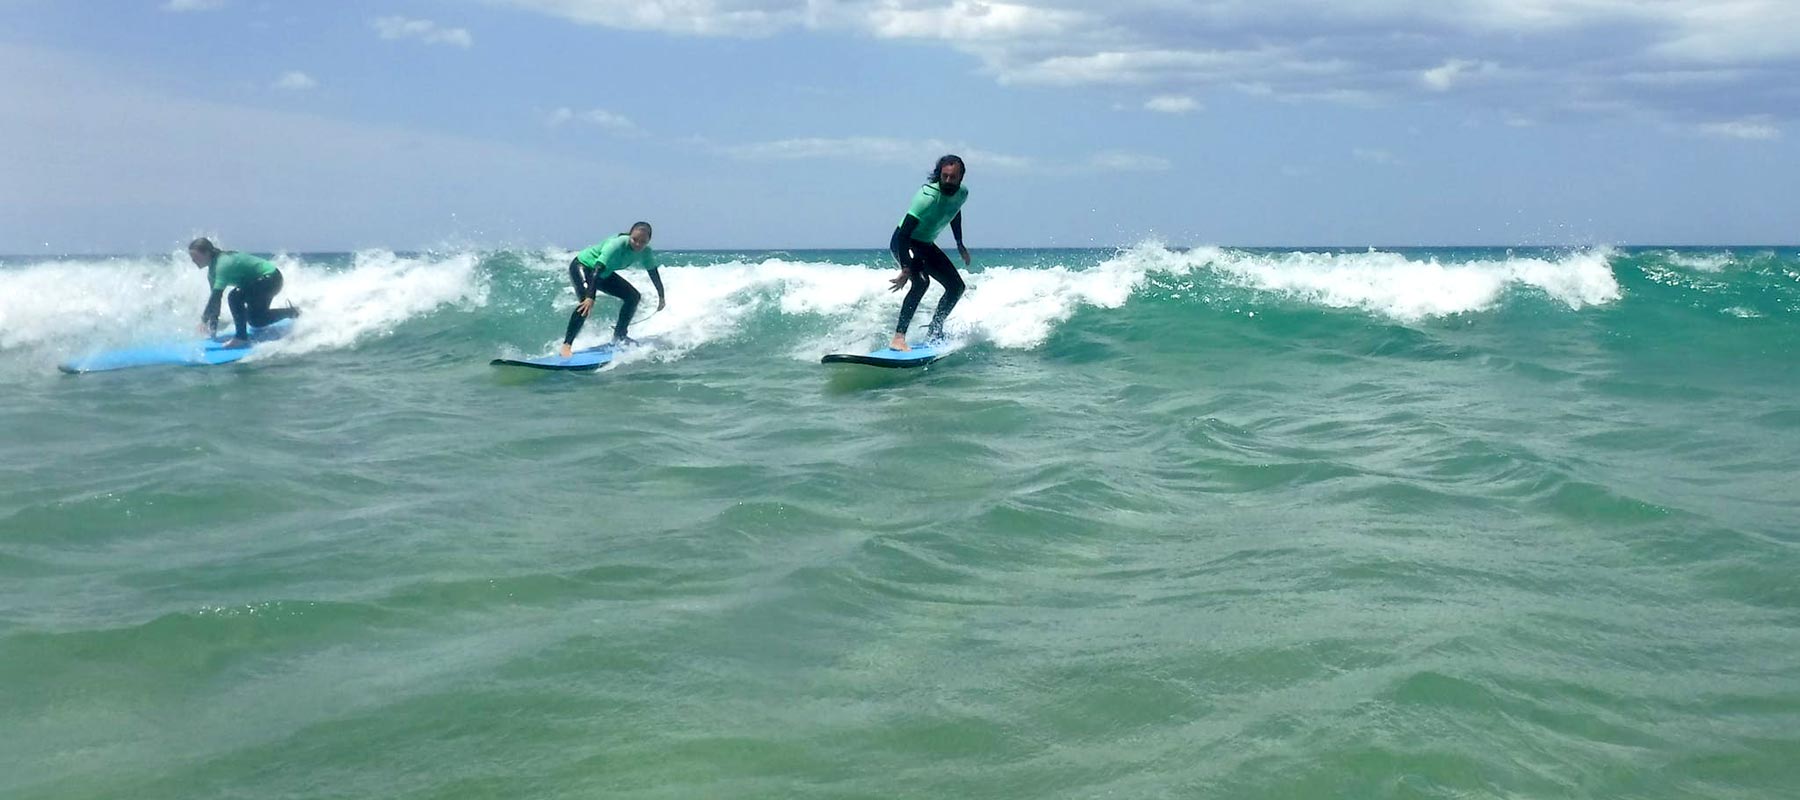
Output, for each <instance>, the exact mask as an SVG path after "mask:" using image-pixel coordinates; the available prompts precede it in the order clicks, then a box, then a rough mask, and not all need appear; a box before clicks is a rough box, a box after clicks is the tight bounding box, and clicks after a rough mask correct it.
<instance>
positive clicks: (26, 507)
mask: <svg viewBox="0 0 1800 800" xmlns="http://www.w3.org/2000/svg"><path fill="white" fill-rule="evenodd" d="M569 256H570V253H569V252H566V251H541V252H540V251H521V250H501V251H475V250H468V251H453V252H426V253H396V252H389V251H365V252H359V253H349V254H286V253H283V254H276V256H275V258H276V261H277V263H278V265H279V266H280V267H281V268H282V270H283V272H284V273H285V275H286V284H287V291H286V292H285V293H284V294H283V298H284V299H292V300H293V301H294V302H295V303H296V304H298V305H299V306H300V307H302V308H303V310H304V312H305V315H304V316H303V317H302V318H301V319H300V321H299V323H298V325H297V326H296V333H295V335H294V336H292V337H290V338H288V339H285V340H282V341H280V342H276V343H272V344H270V345H268V346H266V347H263V348H260V349H259V350H258V351H257V352H256V353H254V354H253V355H252V356H250V357H249V358H248V359H246V360H245V361H243V362H241V363H238V364H234V365H228V366H221V367H205V368H202V367H164V368H146V369H140V370H129V371H122V372H115V373H102V374H90V375H80V376H71V375H63V374H60V373H59V372H58V371H57V370H56V365H57V363H58V362H60V361H62V360H63V359H66V358H69V357H72V356H76V355H80V354H82V353H84V352H88V351H92V350H95V349H98V348H102V347H107V346H114V345H121V344H126V343H130V342H134V341H143V340H146V339H154V338H168V337H171V336H175V337H179V336H182V335H184V334H190V335H191V333H192V327H193V325H194V323H195V322H196V320H197V318H198V316H199V312H200V307H201V306H202V304H203V303H204V301H205V287H204V285H203V280H202V278H201V277H200V275H199V273H198V271H197V270H195V269H194V268H193V267H192V266H191V265H190V264H189V263H187V259H186V255H185V254H184V253H181V252H170V253H162V254H149V255H139V256H121V257H111V258H99V257H67V258H42V257H9V258H4V259H0V389H3V391H0V431H3V433H0V797H6V798H15V799H17V800H26V799H28V798H123V797H130V798H183V799H184V800H189V799H192V798H326V797H370V798H376V797H379V798H524V797H529V798H592V797H630V798H694V797H731V798H843V797H863V798H943V797H969V798H1098V797H1117V798H1176V797H1182V798H1186V797H1206V798H1568V797H1607V798H1612V797H1629V798H1778V797H1792V796H1794V795H1793V792H1794V791H1795V789H1794V787H1795V786H1800V487H1797V486H1796V479H1797V477H1800V366H1797V359H1796V356H1797V354H1800V250H1796V249H1794V248H1791V247H1787V248H1775V247H1733V248H1627V247H1587V248H1536V249H1534V248H1516V249H1505V248H1440V249H1376V250H1329V249H1300V250H1296V249H1282V248H1273V249H1241V248H1219V247H1196V248H1172V247H1168V246H1165V245H1164V244H1163V243H1159V242H1144V243H1140V244H1137V245H1135V246H1130V247H1125V248H1121V249H1104V250H1029V249H1017V250H981V249H977V250H976V251H975V256H976V263H975V266H974V267H973V268H971V269H969V270H967V276H968V281H969V291H968V293H967V294H966V295H965V296H964V299H963V301H962V304H961V305H960V306H958V308H957V310H956V313H955V314H954V316H953V317H952V319H951V325H950V334H951V336H952V337H953V338H955V339H956V340H957V341H959V342H961V343H962V349H961V350H959V351H958V352H956V353H955V354H954V355H952V356H951V357H949V358H948V359H946V360H943V361H940V362H938V363H936V364H934V365H932V366H930V367H928V368H925V369H919V370H893V371H883V370H872V369H867V368H839V367H826V366H822V365H820V364H819V357H820V356H821V355H822V354H823V353H826V352H829V351H832V350H840V349H849V350H860V349H864V348H869V349H872V348H874V347H875V346H877V345H879V344H881V343H882V342H883V341H884V339H885V336H884V332H885V331H887V330H891V326H892V324H893V315H894V314H895V312H896V310H897V308H898V306H899V296H898V295H896V294H890V293H889V292H888V291H887V285H886V278H888V277H889V276H891V274H892V272H893V270H892V268H891V267H890V266H888V265H887V256H886V254H885V252H882V251H877V250H864V251H793V252H765V251H744V252H681V251H665V252H663V253H662V254H661V261H662V262H663V263H664V264H665V267H664V269H663V271H662V274H663V277H664V279H665V281H666V283H667V285H668V289H669V304H668V308H667V309H666V310H664V311H661V312H658V313H656V314H654V315H653V316H651V315H649V311H650V309H653V308H654V306H655V303H654V296H655V293H654V291H653V290H651V289H650V287H649V283H648V281H647V280H646V279H645V277H644V275H643V273H641V272H631V273H627V277H628V278H629V279H630V280H632V281H633V282H634V283H636V284H637V285H638V286H639V288H640V289H642V290H643V291H644V292H645V293H646V295H647V299H648V301H649V302H647V303H646V306H645V308H644V310H643V312H641V314H642V315H643V316H641V317H640V320H641V321H640V322H638V323H637V324H636V325H635V326H634V328H633V335H634V336H654V337H656V338H657V341H658V344H657V346H655V347H652V348H647V349H644V350H641V351H637V352H634V353H632V354H630V355H628V356H627V357H625V358H623V359H622V360H621V361H619V362H617V363H616V364H615V365H614V366H612V367H609V368H608V369H605V370H602V371H599V372H596V373H587V374H546V373H529V374H521V373H522V371H517V370H507V369H500V368H495V367H492V366H489V364H488V361H489V359H491V358H494V357H497V356H517V355H532V354H539V353H544V352H547V351H549V350H550V349H551V348H552V347H553V346H554V344H555V343H556V342H558V341H559V340H560V338H561V334H562V328H563V325H564V322H565V321H566V319H567V316H568V312H569V309H570V308H571V306H572V305H573V299H572V295H571V292H570V290H569V288H568V285H567V272H566V267H565V265H566V263H567V261H568V258H569ZM936 297H937V291H936V289H935V288H934V289H933V290H932V292H931V293H930V294H928V295H927V296H926V299H925V302H924V303H923V304H922V306H921V309H920V317H919V321H918V322H917V323H916V324H915V327H914V330H915V331H918V332H922V331H923V328H924V320H925V318H926V317H928V316H929V314H930V311H931V309H932V307H933V305H934V304H935V302H936ZM616 308H617V305H616V301H611V300H610V299H607V298H602V300H601V303H600V304H599V306H598V308H597V310H596V313H595V318H594V320H593V321H590V323H589V324H588V326H587V331H586V333H584V335H583V339H582V340H581V342H580V344H589V343H599V342H602V341H604V340H605V339H606V338H607V337H608V336H609V335H610V331H609V328H610V325H609V324H608V323H609V322H610V320H611V318H612V316H613V314H614V313H616ZM1782 787H1787V788H1785V789H1784V788H1782Z"/></svg>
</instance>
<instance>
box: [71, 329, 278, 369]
mask: <svg viewBox="0 0 1800 800" xmlns="http://www.w3.org/2000/svg"><path fill="white" fill-rule="evenodd" d="M293 330H294V321H293V320H291V319H284V320H280V321H277V322H275V323H274V324H272V325H269V326H267V327H262V328H256V327H252V328H251V329H250V342H251V345H250V346H249V347H226V346H225V342H227V341H229V340H230V339H231V337H230V336H229V335H220V336H214V337H212V338H209V339H189V340H187V341H179V342H162V343H159V344H146V345H139V346H137V347H127V348H123V349H120V350H102V351H100V352H97V353H89V354H88V355H85V356H82V357H80V358H74V359H70V360H68V361H65V362H63V363H61V364H58V365H56V368H57V369H60V370H62V371H63V372H67V373H69V374H71V375H79V374H81V373H84V372H107V371H110V370H115V369H131V368H133V367H155V366H164V365H182V366H209V365H213V364H229V363H231V362H233V361H237V360H239V359H241V358H243V357H244V356H247V355H250V353H251V351H253V350H255V349H256V345H257V344H258V343H261V342H269V341H273V340H276V339H280V338H281V337H283V336H286V335H288V334H289V333H292V332H293Z"/></svg>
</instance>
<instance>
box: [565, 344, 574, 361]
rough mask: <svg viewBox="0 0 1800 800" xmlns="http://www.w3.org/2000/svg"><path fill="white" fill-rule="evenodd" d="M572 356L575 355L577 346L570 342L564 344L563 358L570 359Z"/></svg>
mask: <svg viewBox="0 0 1800 800" xmlns="http://www.w3.org/2000/svg"><path fill="white" fill-rule="evenodd" d="M572 355H575V345H572V344H569V343H568V342H563V349H562V357H563V358H568V357H569V356H572Z"/></svg>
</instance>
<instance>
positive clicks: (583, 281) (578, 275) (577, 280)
mask: <svg viewBox="0 0 1800 800" xmlns="http://www.w3.org/2000/svg"><path fill="white" fill-rule="evenodd" d="M599 274H600V270H599V269H598V268H596V269H588V268H586V267H583V266H582V265H581V260H580V259H573V260H570V261H569V283H570V284H572V285H574V287H575V302H577V303H580V302H581V301H583V300H588V299H591V298H593V297H595V296H596V295H597V294H598V293H600V292H605V293H607V294H609V295H612V296H613V297H617V298H619V299H620V300H622V301H624V305H622V306H620V307H619V321H618V322H617V323H615V324H614V325H613V338H614V339H624V338H625V331H626V329H627V328H629V327H631V318H632V316H633V315H635V314H636V313H637V307H638V301H639V300H642V299H643V294H642V293H640V292H638V290H637V287H636V286H632V285H631V281H628V280H625V278H624V277H623V276H621V275H620V274H619V273H617V272H614V273H612V274H610V275H607V276H606V277H604V278H596V277H595V276H596V275H599ZM650 280H651V282H653V283H658V284H659V285H658V286H657V290H658V291H661V289H662V286H661V285H660V281H659V280H658V279H657V278H656V277H655V274H654V273H652V274H651V279H650ZM589 313H592V308H591V307H590V308H589ZM586 322H587V317H584V316H582V315H581V309H580V308H579V307H577V308H576V309H575V313H573V314H570V315H569V330H568V332H567V333H565V334H563V344H574V343H575V335H576V334H578V333H581V326H582V325H583V324H585V323H586Z"/></svg>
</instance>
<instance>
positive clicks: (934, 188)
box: [900, 181, 969, 242]
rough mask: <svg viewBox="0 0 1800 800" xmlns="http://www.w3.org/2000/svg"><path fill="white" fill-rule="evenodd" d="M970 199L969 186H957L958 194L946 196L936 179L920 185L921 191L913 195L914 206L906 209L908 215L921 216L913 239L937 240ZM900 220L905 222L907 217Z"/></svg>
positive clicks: (921, 240) (922, 240)
mask: <svg viewBox="0 0 1800 800" xmlns="http://www.w3.org/2000/svg"><path fill="white" fill-rule="evenodd" d="M968 200H969V187H967V186H959V187H957V189H956V194H954V195H951V196H950V197H945V196H944V192H943V191H942V190H941V189H939V188H938V185H937V182H936V181H932V182H931V183H927V184H925V185H924V186H921V187H919V193H918V194H916V195H913V201H912V207H911V208H908V209H906V213H907V214H908V215H910V216H914V217H918V218H919V227H917V228H914V229H913V232H912V239H913V241H915V242H934V241H937V237H938V234H940V233H943V232H944V226H945V225H949V224H950V220H953V219H956V214H957V212H959V211H962V207H963V203H966V202H968ZM900 221H901V222H905V221H906V219H905V218H904V217H902V218H901V220H900Z"/></svg>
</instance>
